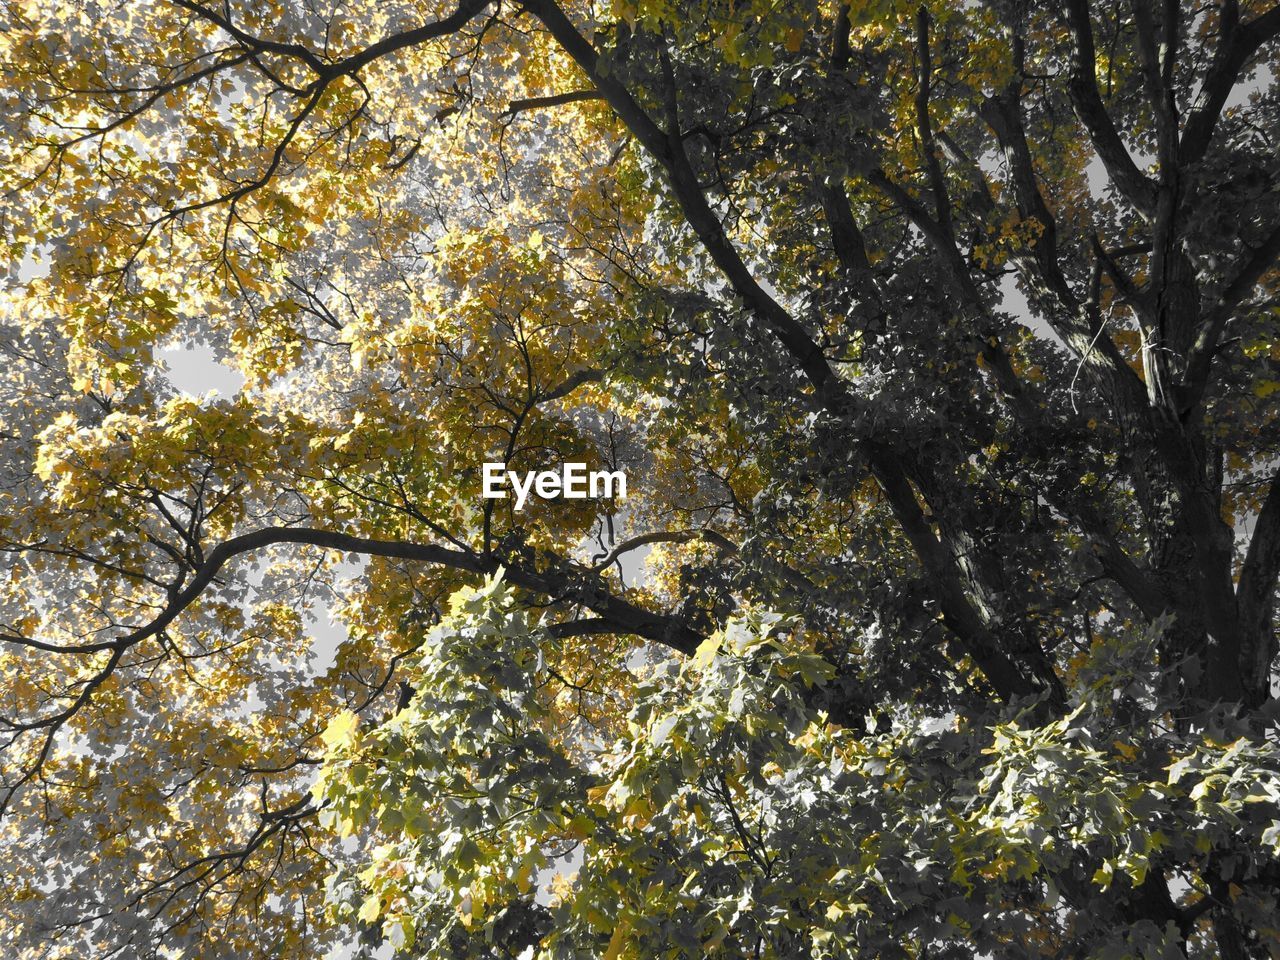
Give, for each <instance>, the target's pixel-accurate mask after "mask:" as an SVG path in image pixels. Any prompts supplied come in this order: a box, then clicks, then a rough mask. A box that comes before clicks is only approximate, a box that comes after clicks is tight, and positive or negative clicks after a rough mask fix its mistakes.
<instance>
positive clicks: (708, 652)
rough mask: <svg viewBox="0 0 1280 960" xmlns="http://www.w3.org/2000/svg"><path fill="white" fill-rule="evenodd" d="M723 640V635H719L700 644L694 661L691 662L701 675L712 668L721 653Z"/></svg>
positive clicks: (694, 653) (695, 652)
mask: <svg viewBox="0 0 1280 960" xmlns="http://www.w3.org/2000/svg"><path fill="white" fill-rule="evenodd" d="M721 639H722V637H721V635H720V634H718V633H717V634H715V635H713V636H710V637H707V639H705V640H703V641H702V642H701V643H700V644H698V649H697V650H695V651H694V652H693V659H692V660H690V661H689V663H690V665H691V666H692V667H693V669H695V670H697V671H698V672H699V673H701V672H702V671H703V670H706V669H707V667H709V666H711V663H712V661H714V660H715V658H716V654H717V653H719V652H720V641H721Z"/></svg>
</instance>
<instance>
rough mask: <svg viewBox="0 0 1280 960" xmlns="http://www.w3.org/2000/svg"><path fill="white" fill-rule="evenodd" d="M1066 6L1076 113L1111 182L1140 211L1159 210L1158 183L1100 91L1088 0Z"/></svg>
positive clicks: (1072, 1) (1071, 1) (1075, 0)
mask: <svg viewBox="0 0 1280 960" xmlns="http://www.w3.org/2000/svg"><path fill="white" fill-rule="evenodd" d="M1066 6H1067V23H1068V25H1069V29H1070V32H1071V41H1072V44H1071V45H1072V50H1071V79H1070V82H1069V83H1068V90H1069V92H1070V94H1071V102H1072V104H1073V105H1074V107H1075V111H1076V115H1077V116H1078V117H1079V118H1080V122H1081V123H1082V124H1084V127H1085V129H1086V130H1087V131H1088V132H1089V138H1090V140H1091V141H1092V142H1093V147H1094V149H1095V150H1096V151H1097V152H1098V156H1099V157H1100V158H1101V159H1102V163H1103V165H1104V166H1105V167H1106V168H1107V173H1108V174H1109V175H1110V177H1111V182H1112V183H1114V184H1115V185H1116V187H1117V188H1118V189H1119V190H1120V193H1121V194H1122V195H1123V196H1124V197H1125V198H1126V199H1127V200H1128V201H1129V202H1130V203H1132V204H1133V205H1134V207H1136V208H1137V209H1138V211H1139V212H1140V213H1142V214H1144V215H1147V216H1150V215H1152V214H1154V212H1155V200H1156V191H1155V184H1153V183H1152V182H1151V181H1150V180H1149V179H1148V178H1147V176H1146V175H1145V174H1144V173H1143V172H1142V171H1141V170H1139V169H1138V165H1137V164H1136V163H1134V162H1133V157H1132V156H1130V155H1129V150H1128V148H1127V147H1125V145H1124V141H1122V140H1121V139H1120V134H1119V133H1118V132H1117V131H1116V127H1115V123H1114V122H1113V121H1112V119H1111V114H1110V113H1108V112H1107V108H1106V105H1105V104H1104V103H1103V102H1102V95H1101V94H1100V93H1099V92H1098V82H1097V76H1096V74H1097V69H1098V58H1097V53H1096V51H1095V49H1094V45H1093V24H1092V22H1091V21H1090V13H1089V4H1088V0H1067V3H1066Z"/></svg>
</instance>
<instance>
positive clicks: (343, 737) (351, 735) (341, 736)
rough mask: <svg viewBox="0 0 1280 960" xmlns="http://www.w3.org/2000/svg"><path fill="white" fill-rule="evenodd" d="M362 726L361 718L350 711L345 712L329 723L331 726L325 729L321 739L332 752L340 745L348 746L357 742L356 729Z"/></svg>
mask: <svg viewBox="0 0 1280 960" xmlns="http://www.w3.org/2000/svg"><path fill="white" fill-rule="evenodd" d="M359 725H360V718H359V717H357V716H356V715H355V714H354V713H352V712H351V711H350V710H343V711H342V712H341V713H339V714H337V715H336V716H335V717H334V718H333V719H332V720H330V721H329V726H327V727H325V730H324V733H322V734H320V739H321V740H323V741H324V745H325V746H326V747H328V748H329V749H330V750H332V749H333V748H334V747H337V746H338V745H340V744H341V745H346V744H350V743H353V742H354V741H355V734H356V728H357V727H359Z"/></svg>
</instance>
